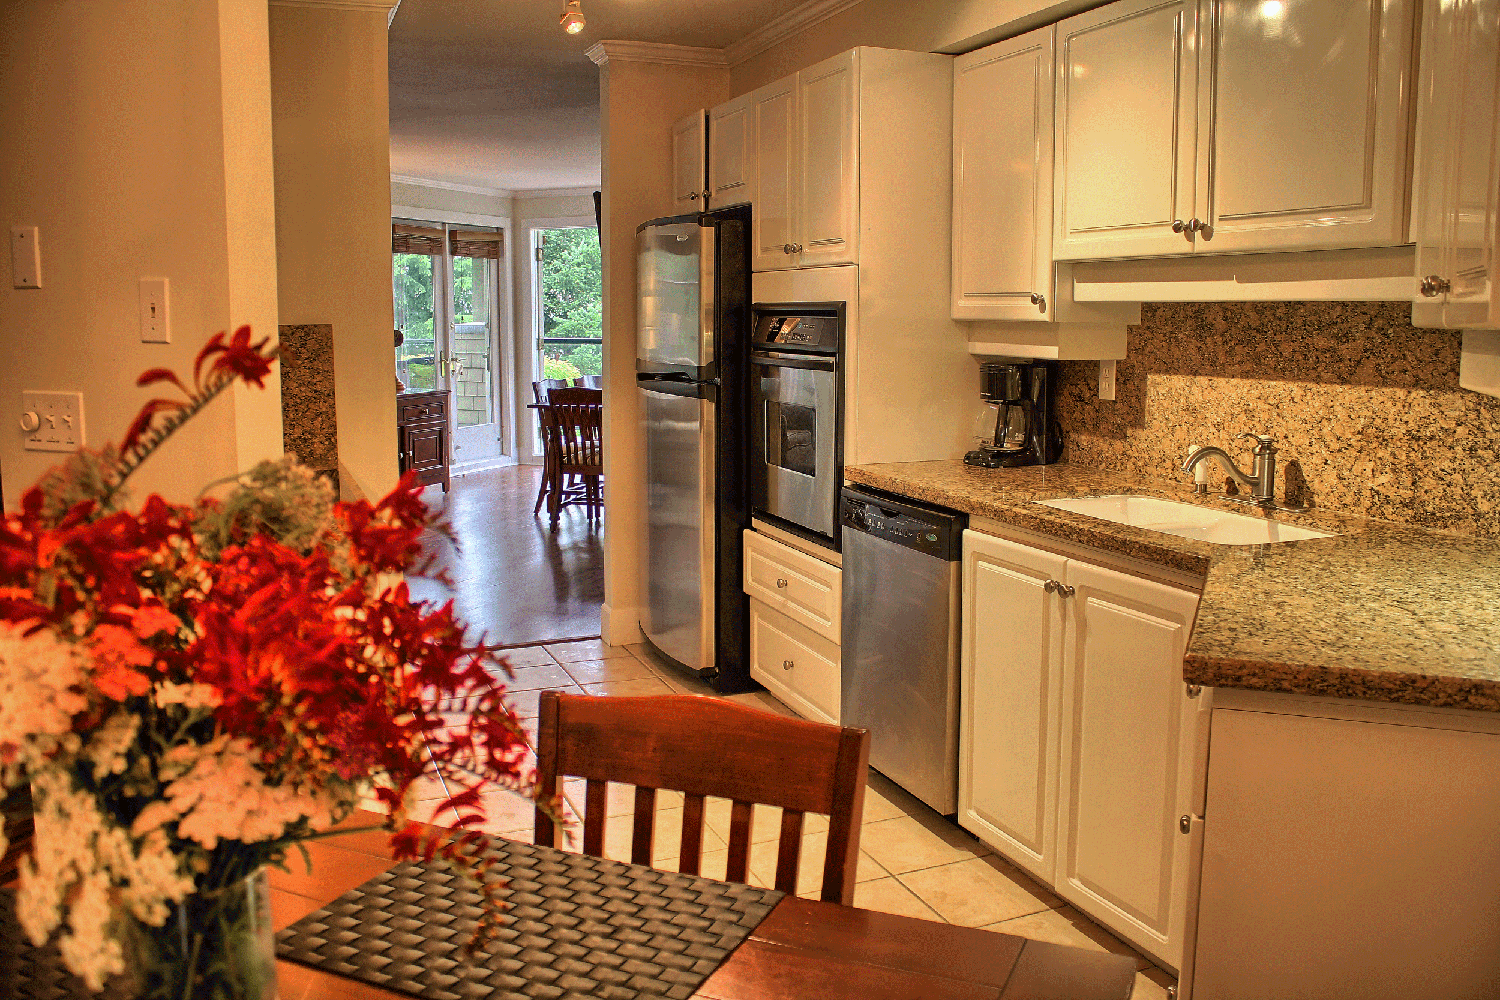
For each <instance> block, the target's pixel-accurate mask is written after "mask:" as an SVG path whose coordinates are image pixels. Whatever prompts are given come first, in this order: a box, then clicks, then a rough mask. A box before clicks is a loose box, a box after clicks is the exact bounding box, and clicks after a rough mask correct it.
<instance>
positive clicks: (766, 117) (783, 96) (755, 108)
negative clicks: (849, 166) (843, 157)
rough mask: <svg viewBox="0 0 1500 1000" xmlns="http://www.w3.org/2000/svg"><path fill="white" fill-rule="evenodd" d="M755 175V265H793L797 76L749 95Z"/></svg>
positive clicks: (760, 268) (772, 267)
mask: <svg viewBox="0 0 1500 1000" xmlns="http://www.w3.org/2000/svg"><path fill="white" fill-rule="evenodd" d="M750 114H751V118H750V125H751V130H750V134H751V143H752V145H753V147H754V155H753V156H752V159H751V162H752V176H753V177H754V181H753V186H754V198H755V211H754V212H753V213H752V222H751V231H752V233H753V241H752V248H751V267H752V269H753V270H756V271H776V270H781V269H783V268H790V267H795V266H796V262H795V261H794V260H793V259H792V238H793V235H794V233H795V232H796V228H797V222H798V220H797V218H796V215H795V211H796V204H795V198H796V195H797V193H798V189H799V181H798V177H797V167H798V164H799V162H800V159H801V157H800V156H799V155H798V150H797V77H796V75H795V74H794V75H792V76H789V77H787V78H785V79H783V80H777V81H776V82H775V83H772V84H768V85H767V86H765V87H762V88H761V89H760V90H757V91H755V92H753V93H752V94H751V95H750Z"/></svg>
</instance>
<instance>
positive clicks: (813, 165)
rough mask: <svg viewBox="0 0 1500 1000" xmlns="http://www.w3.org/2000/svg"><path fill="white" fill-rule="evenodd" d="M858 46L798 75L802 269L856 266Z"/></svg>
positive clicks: (798, 254) (797, 253) (798, 240)
mask: <svg viewBox="0 0 1500 1000" xmlns="http://www.w3.org/2000/svg"><path fill="white" fill-rule="evenodd" d="M858 58H859V50H858V49H851V50H850V51H848V52H844V53H841V54H839V55H836V56H834V57H833V58H832V59H827V60H824V61H823V62H820V63H818V64H817V65H815V66H810V67H808V68H807V69H805V70H803V71H802V72H800V73H798V74H797V104H798V114H797V118H798V137H797V138H798V144H797V145H798V159H799V163H798V167H799V170H798V181H799V191H798V199H797V201H798V206H797V208H798V210H797V213H796V218H797V220H798V226H797V228H796V230H795V238H794V239H793V240H792V243H793V244H794V245H795V249H794V250H793V253H792V256H795V257H796V258H797V265H798V266H799V267H807V266H810V265H818V264H852V263H854V262H855V252H856V246H857V238H858V234H857V232H856V226H857V225H858V215H857V212H858V199H859V174H858V171H859V163H858V151H859V135H858V131H857V130H858V120H857V117H856V111H855V102H854V88H855V82H856V81H855V74H856V73H857V72H858V68H859V65H858Z"/></svg>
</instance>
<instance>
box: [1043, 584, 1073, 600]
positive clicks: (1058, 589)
mask: <svg viewBox="0 0 1500 1000" xmlns="http://www.w3.org/2000/svg"><path fill="white" fill-rule="evenodd" d="M1042 589H1043V590H1045V591H1046V592H1047V593H1049V594H1056V595H1057V596H1058V597H1072V596H1073V595H1074V594H1076V593H1077V591H1076V590H1074V589H1073V588H1072V587H1070V586H1068V585H1067V584H1066V583H1063V582H1062V581H1061V580H1048V581H1047V582H1046V583H1045V584H1043V586H1042Z"/></svg>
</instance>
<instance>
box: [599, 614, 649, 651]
mask: <svg viewBox="0 0 1500 1000" xmlns="http://www.w3.org/2000/svg"><path fill="white" fill-rule="evenodd" d="M599 634H600V638H602V639H603V640H604V641H605V642H607V643H609V644H610V645H611V646H628V645H630V644H632V643H636V642H642V641H643V640H645V638H646V633H644V632H642V631H641V609H640V608H637V607H618V608H616V607H611V606H610V605H608V604H606V605H604V606H603V607H602V608H600V609H599Z"/></svg>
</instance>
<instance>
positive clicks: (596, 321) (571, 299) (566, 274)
mask: <svg viewBox="0 0 1500 1000" xmlns="http://www.w3.org/2000/svg"><path fill="white" fill-rule="evenodd" d="M603 273H604V272H603V265H602V263H601V261H600V257H599V234H598V232H597V231H596V230H593V229H549V230H547V239H546V242H545V243H543V244H542V330H543V335H544V336H547V337H597V336H599V335H600V330H601V329H603V327H602V325H601V323H600V316H601V314H602V313H601V304H600V303H601V298H602V290H601V286H602V280H603Z"/></svg>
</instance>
